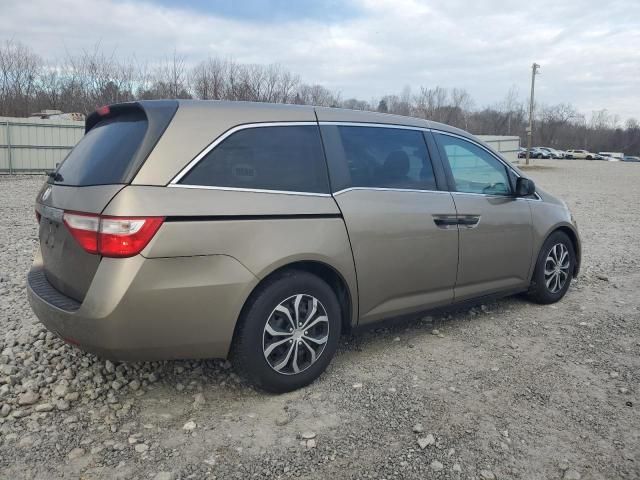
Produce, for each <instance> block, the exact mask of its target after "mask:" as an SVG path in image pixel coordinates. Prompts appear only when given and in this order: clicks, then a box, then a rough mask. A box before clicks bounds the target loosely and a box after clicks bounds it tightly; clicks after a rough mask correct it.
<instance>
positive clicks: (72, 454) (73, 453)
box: [67, 447, 84, 460]
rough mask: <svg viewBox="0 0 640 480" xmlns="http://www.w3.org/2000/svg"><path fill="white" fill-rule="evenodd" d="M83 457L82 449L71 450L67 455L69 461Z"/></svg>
mask: <svg viewBox="0 0 640 480" xmlns="http://www.w3.org/2000/svg"><path fill="white" fill-rule="evenodd" d="M83 455H84V448H79V447H78V448H74V449H73V450H71V451H70V452H69V453H68V454H67V457H68V458H69V460H74V459H76V458H79V457H81V456H83Z"/></svg>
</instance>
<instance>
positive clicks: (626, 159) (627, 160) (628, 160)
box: [622, 156, 640, 162]
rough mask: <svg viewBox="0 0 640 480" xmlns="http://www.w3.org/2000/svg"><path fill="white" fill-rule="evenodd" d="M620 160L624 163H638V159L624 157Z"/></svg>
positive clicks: (639, 158) (639, 160)
mask: <svg viewBox="0 0 640 480" xmlns="http://www.w3.org/2000/svg"><path fill="white" fill-rule="evenodd" d="M622 160H623V161H625V162H640V157H635V156H626V157H624V158H623V159H622Z"/></svg>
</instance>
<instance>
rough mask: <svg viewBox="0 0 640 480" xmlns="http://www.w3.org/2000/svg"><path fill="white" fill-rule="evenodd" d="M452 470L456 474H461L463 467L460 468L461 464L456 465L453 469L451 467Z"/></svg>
mask: <svg viewBox="0 0 640 480" xmlns="http://www.w3.org/2000/svg"><path fill="white" fill-rule="evenodd" d="M451 470H452V471H454V472H456V473H461V472H462V467H461V466H460V464H459V463H454V464H453V467H451Z"/></svg>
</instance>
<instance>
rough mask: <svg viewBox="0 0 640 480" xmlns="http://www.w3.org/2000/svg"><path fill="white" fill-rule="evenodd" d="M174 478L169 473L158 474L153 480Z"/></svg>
mask: <svg viewBox="0 0 640 480" xmlns="http://www.w3.org/2000/svg"><path fill="white" fill-rule="evenodd" d="M175 478H176V477H175V476H174V475H173V473H171V472H158V473H156V474H155V475H154V477H153V480H174V479H175Z"/></svg>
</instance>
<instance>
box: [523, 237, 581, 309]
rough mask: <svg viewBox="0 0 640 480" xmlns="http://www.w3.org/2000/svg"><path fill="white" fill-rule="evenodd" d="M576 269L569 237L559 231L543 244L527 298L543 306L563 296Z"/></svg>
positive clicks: (574, 256) (574, 255)
mask: <svg viewBox="0 0 640 480" xmlns="http://www.w3.org/2000/svg"><path fill="white" fill-rule="evenodd" d="M575 268H576V254H575V251H574V249H573V243H571V240H570V239H569V237H568V236H567V235H566V234H565V233H563V232H560V231H557V232H554V233H552V234H551V235H550V236H549V238H547V240H546V241H545V242H544V244H543V245H542V248H541V249H540V253H539V254H538V260H537V261H536V267H535V270H534V272H533V278H532V280H531V286H530V288H529V292H528V294H527V295H528V297H529V299H530V300H532V301H534V302H536V303H540V304H543V305H546V304H549V303H555V302H557V301H558V300H560V299H561V298H562V297H564V296H565V294H566V293H567V290H569V285H570V284H571V279H572V278H573V273H574V270H575Z"/></svg>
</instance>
